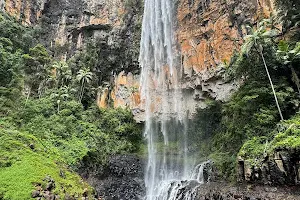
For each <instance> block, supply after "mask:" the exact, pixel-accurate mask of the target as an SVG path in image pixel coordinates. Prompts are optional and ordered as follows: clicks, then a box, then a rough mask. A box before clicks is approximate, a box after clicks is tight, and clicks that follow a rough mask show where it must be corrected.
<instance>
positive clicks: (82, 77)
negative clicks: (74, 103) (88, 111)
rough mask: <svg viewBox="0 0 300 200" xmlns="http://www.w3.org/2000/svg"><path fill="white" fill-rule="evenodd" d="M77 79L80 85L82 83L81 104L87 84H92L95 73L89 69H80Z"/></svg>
mask: <svg viewBox="0 0 300 200" xmlns="http://www.w3.org/2000/svg"><path fill="white" fill-rule="evenodd" d="M76 78H77V80H78V81H79V83H81V86H80V93H79V98H78V100H79V102H81V100H82V97H83V93H84V87H85V84H86V83H90V82H91V81H92V79H93V73H92V72H90V69H88V68H84V69H80V70H79V71H78V73H77V76H76Z"/></svg>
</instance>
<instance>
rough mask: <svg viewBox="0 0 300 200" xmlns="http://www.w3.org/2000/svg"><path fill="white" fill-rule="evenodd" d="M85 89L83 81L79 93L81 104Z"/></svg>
mask: <svg viewBox="0 0 300 200" xmlns="http://www.w3.org/2000/svg"><path fill="white" fill-rule="evenodd" d="M83 87H84V79H83V80H82V83H81V88H80V93H79V102H80V103H81V100H82V96H83Z"/></svg>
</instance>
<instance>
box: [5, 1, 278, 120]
mask: <svg viewBox="0 0 300 200" xmlns="http://www.w3.org/2000/svg"><path fill="white" fill-rule="evenodd" d="M176 3H177V21H178V24H177V25H176V30H177V31H176V32H177V35H176V37H177V41H178V56H180V57H181V64H182V71H181V72H178V73H183V83H182V87H183V88H184V89H185V92H186V95H188V96H189V98H187V99H188V102H186V104H187V105H189V107H188V108H186V109H187V110H190V111H191V112H193V111H194V110H195V108H196V107H205V106H206V105H205V100H207V99H216V100H221V101H224V100H226V99H228V97H229V96H230V94H231V93H232V92H233V91H235V90H236V88H237V85H238V83H234V82H230V83H228V82H224V81H223V80H222V71H223V69H224V66H226V65H228V64H229V63H230V61H231V58H232V56H233V55H234V53H235V52H236V51H238V50H239V49H240V46H241V44H242V43H243V37H244V36H245V35H246V34H247V29H246V26H247V25H255V24H256V23H257V21H258V20H259V19H261V18H267V17H269V16H270V14H271V12H272V11H273V10H274V5H273V1H272V0H259V1H257V0H250V1H246V0H222V1H219V0H193V1H188V0H178V1H177V2H176ZM141 5H142V3H141V1H139V0H125V1H124V0H113V1H108V0H103V1H95V0H76V1H72V2H71V1H65V0H55V1H54V0H2V1H1V2H0V8H1V9H2V10H5V11H6V12H7V13H8V14H10V15H12V16H15V17H16V18H17V19H19V20H21V21H22V22H23V23H24V24H27V25H39V26H40V28H41V29H42V30H41V41H42V43H44V44H45V45H46V46H47V47H48V49H50V50H51V51H52V54H53V55H54V56H56V57H61V59H67V58H70V56H72V55H74V54H75V53H76V52H78V50H80V49H82V48H83V47H84V46H85V44H87V43H88V41H91V40H94V41H100V42H101V41H102V42H103V43H105V44H107V45H106V46H105V47H104V48H107V49H108V51H106V54H107V55H105V56H108V57H110V58H111V59H112V60H113V61H112V62H113V63H115V68H116V69H118V70H116V71H115V73H117V74H115V75H112V78H111V80H112V81H111V83H110V84H109V86H107V85H106V86H105V88H104V89H103V90H102V92H101V93H99V94H98V98H97V104H98V106H99V107H107V106H108V104H109V103H108V102H109V101H110V102H113V106H114V107H130V108H131V109H132V110H133V113H134V114H135V115H136V116H137V117H136V118H137V119H138V120H143V110H144V108H143V102H142V101H141V100H140V93H139V75H138V74H139V72H138V71H139V70H137V68H138V52H139V40H140V28H141V27H140V26H141V18H142V6H141ZM121 58H123V60H127V62H126V63H123V62H120V60H121ZM222 67H223V68H222ZM122 69H123V70H124V71H123V70H122ZM153 98H154V97H153ZM158 100H159V99H158Z"/></svg>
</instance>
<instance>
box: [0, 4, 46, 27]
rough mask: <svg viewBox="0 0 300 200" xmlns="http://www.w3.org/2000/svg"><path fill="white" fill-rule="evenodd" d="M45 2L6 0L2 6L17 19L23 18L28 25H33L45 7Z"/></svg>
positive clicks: (23, 21)
mask: <svg viewBox="0 0 300 200" xmlns="http://www.w3.org/2000/svg"><path fill="white" fill-rule="evenodd" d="M43 6H44V2H43V1H40V2H37V0H4V1H3V5H2V6H1V5H0V8H1V7H3V8H2V9H3V10H4V11H5V12H6V13H8V14H9V15H11V16H14V17H16V19H18V20H21V21H22V23H24V24H26V25H32V24H35V23H36V22H37V19H38V18H39V17H40V14H41V10H42V9H43Z"/></svg>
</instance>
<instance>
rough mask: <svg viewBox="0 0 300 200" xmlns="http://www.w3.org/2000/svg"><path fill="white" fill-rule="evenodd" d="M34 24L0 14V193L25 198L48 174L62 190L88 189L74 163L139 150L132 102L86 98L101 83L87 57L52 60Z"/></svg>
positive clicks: (103, 159)
mask: <svg viewBox="0 0 300 200" xmlns="http://www.w3.org/2000/svg"><path fill="white" fill-rule="evenodd" d="M37 32H38V29H36V28H29V27H24V26H22V25H21V24H19V22H17V21H15V19H13V18H11V17H9V16H7V15H5V14H3V13H1V15H0V117H1V118H0V199H4V200H8V199H9V200H22V199H26V200H27V199H30V198H31V192H32V191H33V190H34V189H35V187H36V186H38V185H42V186H43V187H44V186H45V185H46V182H45V181H43V180H44V179H45V178H46V179H47V177H48V178H49V177H51V179H54V180H55V185H56V187H55V190H54V193H55V194H58V195H60V196H61V197H62V198H64V197H65V196H66V195H69V196H78V197H80V196H81V195H82V194H83V192H84V191H86V190H88V191H89V195H93V190H92V188H90V187H89V186H88V185H87V183H84V182H83V181H82V180H81V178H80V176H79V175H77V173H76V171H77V170H78V169H79V168H80V167H81V165H84V164H86V163H84V162H85V161H86V160H89V159H90V158H92V159H93V162H94V163H95V164H98V165H105V164H106V161H107V158H108V157H109V156H110V155H112V154H117V153H133V152H137V151H138V150H139V148H140V143H141V135H142V134H141V127H140V125H138V124H136V123H135V121H134V120H133V117H132V114H131V112H130V111H129V110H124V109H114V110H113V109H99V108H98V107H96V106H95V103H91V101H92V99H93V100H95V96H96V94H95V93H97V92H98V91H97V90H96V89H95V88H101V84H103V82H102V81H101V80H98V79H97V81H98V82H97V81H94V80H95V79H96V77H98V74H96V73H95V71H92V70H91V68H90V62H92V61H89V60H88V59H86V57H83V58H82V59H81V60H78V59H77V61H80V62H79V63H78V62H74V60H76V59H71V60H70V61H68V62H62V61H57V60H54V59H53V57H52V56H51V55H50V54H49V53H48V51H47V50H46V49H45V47H44V46H43V45H41V44H39V43H38V40H37V39H36V37H35V35H36V33H37ZM91 57H92V56H91V55H90V58H91Z"/></svg>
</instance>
